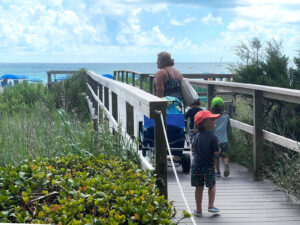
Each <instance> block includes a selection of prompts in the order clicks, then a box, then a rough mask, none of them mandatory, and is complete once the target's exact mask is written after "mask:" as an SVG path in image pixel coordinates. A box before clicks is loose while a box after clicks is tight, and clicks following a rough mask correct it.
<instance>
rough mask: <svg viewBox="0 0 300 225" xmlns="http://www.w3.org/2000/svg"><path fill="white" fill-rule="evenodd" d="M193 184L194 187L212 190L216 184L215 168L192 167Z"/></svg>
mask: <svg viewBox="0 0 300 225" xmlns="http://www.w3.org/2000/svg"><path fill="white" fill-rule="evenodd" d="M191 174H192V176H191V184H192V186H193V187H203V186H204V184H205V186H206V187H208V188H212V187H213V186H214V185H215V184H216V178H215V168H206V167H197V166H195V165H193V166H192V173H191Z"/></svg>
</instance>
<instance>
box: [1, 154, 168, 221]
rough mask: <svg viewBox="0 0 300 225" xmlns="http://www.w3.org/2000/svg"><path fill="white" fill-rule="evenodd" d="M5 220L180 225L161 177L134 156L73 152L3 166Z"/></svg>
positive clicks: (2, 212) (2, 217)
mask: <svg viewBox="0 0 300 225" xmlns="http://www.w3.org/2000/svg"><path fill="white" fill-rule="evenodd" d="M0 180H1V182H0V193H1V194H0V222H13V223H16V222H18V223H55V224H67V223H72V224H174V223H173V222H172V221H171V218H172V212H173V210H172V203H171V204H169V203H168V201H167V200H165V199H164V197H163V196H159V194H158V189H156V188H155V187H154V185H153V184H154V181H155V178H154V177H153V176H150V175H149V171H142V170H140V169H138V167H137V165H136V164H133V163H131V162H129V161H127V162H125V161H120V160H117V159H116V158H115V159H109V156H104V155H100V156H98V157H94V156H90V157H79V156H74V155H68V156H66V157H57V158H54V159H36V160H28V161H27V162H25V164H23V165H22V166H18V167H7V168H0Z"/></svg>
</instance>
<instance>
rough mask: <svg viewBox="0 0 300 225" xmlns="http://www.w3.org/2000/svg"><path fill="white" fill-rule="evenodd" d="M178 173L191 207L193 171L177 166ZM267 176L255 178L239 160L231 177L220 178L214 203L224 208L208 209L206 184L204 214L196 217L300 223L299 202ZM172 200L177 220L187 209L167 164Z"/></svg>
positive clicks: (202, 220) (227, 221)
mask: <svg viewBox="0 0 300 225" xmlns="http://www.w3.org/2000/svg"><path fill="white" fill-rule="evenodd" d="M177 172H178V176H179V179H180V182H181V186H182V188H183V192H184V193H185V197H186V199H187V202H188V204H189V207H190V208H191V210H193V209H195V207H196V203H195V198H194V192H195V188H194V187H192V186H191V185H190V175H189V174H184V173H182V170H181V168H177ZM275 188H276V187H275V186H274V185H273V184H272V182H270V181H268V180H264V181H259V182H258V181H256V182H254V181H253V178H252V174H251V173H249V172H248V171H247V169H246V168H245V167H242V166H240V165H238V164H232V165H231V174H230V176H229V177H228V178H224V177H221V178H217V194H216V200H215V204H216V206H217V207H219V208H220V209H221V213H220V214H219V215H218V216H212V214H210V213H208V212H207V209H206V207H207V205H208V193H207V188H205V190H204V194H203V203H202V207H203V209H204V210H203V217H202V218H195V221H196V223H197V224H239V225H250V224H251V225H256V224H262V225H269V224H270V225H271V224H272V225H279V224H285V225H296V224H297V225H299V224H300V205H299V204H294V203H290V202H288V201H287V199H286V197H285V194H284V193H283V192H282V191H279V190H276V189H275ZM168 192H169V200H171V201H174V206H175V208H176V210H177V211H178V214H177V216H176V218H175V219H174V221H175V222H176V221H178V220H179V219H180V218H181V215H182V211H183V210H186V206H185V204H184V201H183V199H182V197H181V195H180V191H179V188H178V185H177V183H176V180H175V176H174V175H173V172H172V168H168ZM179 224H192V221H191V219H184V220H182V221H181V222H180V223H179Z"/></svg>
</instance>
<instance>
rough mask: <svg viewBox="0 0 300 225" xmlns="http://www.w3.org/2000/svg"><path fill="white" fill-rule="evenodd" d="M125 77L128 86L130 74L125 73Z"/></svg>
mask: <svg viewBox="0 0 300 225" xmlns="http://www.w3.org/2000/svg"><path fill="white" fill-rule="evenodd" d="M125 77H126V84H128V72H127V71H126V72H125Z"/></svg>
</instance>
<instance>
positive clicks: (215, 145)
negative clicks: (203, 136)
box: [212, 136, 221, 157]
mask: <svg viewBox="0 0 300 225" xmlns="http://www.w3.org/2000/svg"><path fill="white" fill-rule="evenodd" d="M212 148H213V151H214V155H215V157H218V156H219V155H220V153H221V149H220V146H219V140H218V138H217V137H216V136H215V139H214V140H213V143H212Z"/></svg>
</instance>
